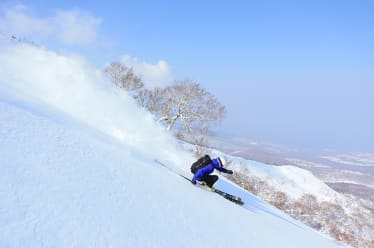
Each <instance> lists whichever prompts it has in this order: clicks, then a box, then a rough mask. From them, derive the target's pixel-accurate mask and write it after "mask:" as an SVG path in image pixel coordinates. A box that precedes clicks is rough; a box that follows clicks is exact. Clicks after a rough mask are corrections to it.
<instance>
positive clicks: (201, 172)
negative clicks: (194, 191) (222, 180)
mask: <svg viewBox="0 0 374 248" xmlns="http://www.w3.org/2000/svg"><path fill="white" fill-rule="evenodd" d="M214 169H216V170H219V171H222V172H225V173H227V171H228V170H226V169H225V168H223V167H222V166H221V165H220V163H219V162H218V159H217V158H213V159H212V162H211V163H210V164H207V165H206V166H204V167H201V168H200V169H198V170H197V171H196V173H195V175H194V176H193V178H192V180H195V181H201V180H203V179H204V178H205V177H206V176H208V175H209V174H210V173H212V172H213V171H214Z"/></svg>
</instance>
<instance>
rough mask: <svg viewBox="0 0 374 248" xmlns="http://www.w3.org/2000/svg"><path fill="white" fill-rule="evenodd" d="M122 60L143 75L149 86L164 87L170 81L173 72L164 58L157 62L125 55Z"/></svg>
mask: <svg viewBox="0 0 374 248" xmlns="http://www.w3.org/2000/svg"><path fill="white" fill-rule="evenodd" d="M121 62H122V63H123V64H124V65H126V66H128V67H132V68H133V69H134V71H135V73H137V74H138V75H141V76H142V78H143V81H144V83H145V84H146V86H147V87H148V88H153V87H162V86H165V85H167V84H169V83H170V81H171V80H172V74H171V71H170V67H169V65H168V64H167V62H166V61H164V60H159V61H158V62H157V63H155V64H150V63H147V62H144V61H140V60H138V59H137V58H135V57H130V56H128V55H124V56H122V58H121Z"/></svg>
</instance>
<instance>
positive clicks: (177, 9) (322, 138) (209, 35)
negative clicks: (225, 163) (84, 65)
mask: <svg viewBox="0 0 374 248" xmlns="http://www.w3.org/2000/svg"><path fill="white" fill-rule="evenodd" d="M0 8H1V11H2V12H1V16H0V31H2V32H5V33H6V32H10V31H9V29H10V28H9V27H12V31H14V30H16V31H17V33H18V34H20V35H23V36H25V37H29V38H30V39H32V40H34V41H36V42H38V43H41V44H45V45H46V46H48V47H50V48H52V49H54V50H57V51H63V52H74V53H79V54H81V55H82V56H84V57H85V58H87V60H88V61H90V63H92V64H93V65H94V66H96V67H98V68H100V67H102V66H103V65H105V63H107V62H108V61H112V60H119V59H123V56H125V55H126V56H127V58H128V59H127V61H131V63H133V64H136V65H137V66H139V68H140V69H139V70H141V69H142V70H147V72H149V71H150V70H151V71H152V72H153V74H152V75H153V76H154V75H155V74H157V73H158V74H157V76H159V78H162V77H163V76H165V74H167V75H166V76H165V80H166V79H167V80H170V79H185V78H189V79H192V80H195V81H197V82H199V83H200V84H202V85H203V86H204V87H205V88H207V89H208V90H210V91H211V92H212V93H214V94H215V95H216V96H217V97H218V98H219V99H220V101H221V102H222V103H223V104H225V105H226V106H227V108H228V116H227V119H226V120H225V121H224V122H223V123H222V124H221V125H220V126H219V127H217V131H218V132H220V133H224V134H226V135H235V136H244V137H248V138H254V139H258V140H266V141H271V142H275V143H285V144H288V145H294V146H298V147H303V148H330V149H338V150H350V151H372V152H374V131H373V126H374V117H373V116H374V115H373V114H372V112H373V111H372V109H373V106H374V70H373V68H374V56H373V55H374V46H373V44H374V15H373V13H374V2H373V1H329V0H326V1H184V2H181V1H97V2H95V1H80V0H77V1H60V2H57V1H37V0H35V1H7V2H5V3H3V4H1V5H0ZM14 13H18V15H14ZM12 14H13V15H12ZM14 16H16V17H14ZM23 17H25V18H26V20H32V21H33V23H34V24H33V25H32V26H31V27H28V29H26V30H30V29H33V32H27V31H25V29H24V27H23V26H22V25H24V26H27V25H28V24H25V22H22V20H23V19H22V18H23ZM27 18H29V19H27ZM10 22H17V25H15V24H14V27H13V26H12V25H13V24H11V23H10ZM1 23H3V25H1ZM29 23H31V21H29ZM1 27H3V30H1ZM6 27H8V30H6V29H7V28H6ZM4 29H5V30H4ZM67 30H70V31H71V32H68V31H67ZM72 31H74V32H72ZM43 33H44V34H43ZM160 68H161V69H162V68H163V70H162V72H159V71H158V70H160ZM165 68H166V69H165ZM146 74H147V73H146Z"/></svg>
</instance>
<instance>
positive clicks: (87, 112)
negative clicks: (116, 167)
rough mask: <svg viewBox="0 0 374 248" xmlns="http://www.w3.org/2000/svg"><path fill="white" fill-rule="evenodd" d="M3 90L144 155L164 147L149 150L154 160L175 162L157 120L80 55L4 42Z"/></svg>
mask: <svg viewBox="0 0 374 248" xmlns="http://www.w3.org/2000/svg"><path fill="white" fill-rule="evenodd" d="M0 43H1V42H0ZM0 87H2V88H5V89H6V90H7V91H8V92H11V93H12V95H15V94H16V95H18V96H19V97H22V99H23V100H27V101H30V100H32V101H34V103H35V102H39V103H40V102H42V103H46V104H47V105H48V106H52V107H54V108H56V109H59V110H60V111H62V112H64V113H65V114H68V115H69V116H71V117H73V118H74V119H77V120H79V121H80V122H83V123H85V124H87V125H89V126H90V127H93V128H95V129H98V130H100V131H101V132H103V133H105V134H107V135H110V136H112V137H114V138H116V139H118V140H120V141H121V142H123V143H127V144H129V145H131V146H132V147H137V148H139V150H142V149H141V148H142V147H144V146H150V147H158V148H160V147H162V149H150V151H152V153H153V154H152V156H153V157H156V156H157V155H159V156H165V157H168V158H171V159H173V157H174V158H175V157H176V155H175V154H177V152H176V151H175V149H176V148H174V147H175V144H174V140H173V139H172V138H171V137H170V136H169V135H165V131H164V130H163V129H162V128H161V127H160V126H157V125H155V123H154V120H153V118H152V116H151V115H150V114H148V113H147V112H145V111H143V110H142V109H140V108H139V107H138V106H137V105H136V104H135V102H134V101H133V99H132V98H131V97H129V96H128V95H126V93H125V92H124V91H120V90H118V89H116V88H114V87H113V86H112V84H110V83H109V82H107V81H105V80H104V78H103V76H102V75H101V73H100V72H98V71H95V70H94V69H93V68H91V67H90V66H89V65H88V64H87V63H86V62H85V60H84V59H82V58H80V57H78V56H71V55H70V56H64V55H60V54H56V53H54V52H51V51H48V50H45V49H41V48H37V47H34V46H31V45H27V44H22V43H17V44H10V42H7V41H3V42H2V44H1V47H0ZM144 130H147V133H146V134H145V133H144ZM182 154H184V153H182ZM179 156H181V154H179ZM186 156H187V155H186ZM175 159H177V158H175ZM185 159H186V158H185ZM188 159H189V158H188ZM191 159H192V158H191ZM177 160H178V159H177ZM174 161H175V160H174Z"/></svg>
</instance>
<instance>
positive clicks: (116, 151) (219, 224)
mask: <svg viewBox="0 0 374 248" xmlns="http://www.w3.org/2000/svg"><path fill="white" fill-rule="evenodd" d="M0 51H1V53H0V171H1V173H0V199H1V204H0V247H189V248H190V247H313V248H314V247H335V246H336V245H335V244H334V243H333V242H332V241H330V240H328V239H327V238H326V237H324V236H321V235H320V234H318V233H316V232H315V231H313V230H312V229H310V228H308V227H306V226H305V225H303V224H301V223H299V222H297V221H295V220H293V219H291V218H290V217H288V216H287V215H285V214H283V213H282V212H280V211H278V210H277V209H275V208H273V207H271V206H269V205H268V204H266V203H264V202H263V201H261V200H259V199H258V198H256V197H254V196H253V195H251V194H249V193H247V192H245V191H243V190H241V189H240V188H238V187H236V186H235V185H232V184H231V183H229V182H227V181H225V180H220V181H219V182H218V183H217V187H218V188H220V189H222V190H225V191H227V192H230V193H233V194H237V195H240V196H241V197H242V199H243V200H244V202H245V205H244V206H243V207H241V206H238V205H235V204H233V203H231V202H229V201H227V200H225V199H223V198H222V197H220V196H219V195H216V194H213V193H211V192H208V191H205V190H203V189H200V188H198V187H193V186H192V185H191V184H190V183H189V182H188V181H187V180H184V179H183V178H181V177H179V176H177V175H175V174H174V173H172V172H170V171H168V170H166V169H164V168H162V167H160V166H158V165H157V164H155V163H154V162H153V161H154V159H160V160H163V161H166V162H167V163H168V164H169V165H170V166H174V169H178V170H180V171H187V168H188V165H189V164H190V162H191V161H192V159H193V158H192V157H191V156H190V155H189V154H188V153H186V152H185V151H184V150H183V149H182V148H181V147H179V145H178V143H177V142H175V141H173V139H172V138H171V137H169V136H168V135H167V134H166V133H165V132H164V131H163V130H162V129H161V128H159V127H158V126H157V125H155V124H154V123H153V121H152V118H151V117H150V116H148V115H147V114H145V113H144V112H142V111H141V110H140V109H138V108H137V107H136V106H135V104H134V103H132V101H131V100H130V98H127V97H126V96H125V97H124V96H122V95H120V94H118V93H117V92H115V91H112V90H111V89H110V88H107V87H106V86H102V84H100V83H102V82H101V81H100V80H99V79H97V78H96V77H95V76H92V75H94V74H95V72H94V71H93V70H92V69H90V68H89V67H87V66H86V65H85V63H84V62H82V61H81V59H80V58H76V57H66V56H62V55H57V54H55V53H53V52H49V51H46V50H44V49H40V48H36V47H32V46H28V45H7V46H2V48H1V49H0ZM61 61H65V62H64V66H60V65H61V64H60V62H61ZM55 73H56V74H57V75H56V74H55ZM91 77H92V78H91ZM69 79H71V80H72V81H73V82H74V83H72V85H69V83H68V81H69ZM49 84H52V85H49ZM66 84H68V85H66ZM55 91H58V92H55ZM76 91H78V92H79V94H78V96H75V95H74V94H75V92H76ZM86 91H88V92H86ZM113 130H116V131H114V132H113ZM118 133H121V135H118ZM186 175H188V174H186Z"/></svg>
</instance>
